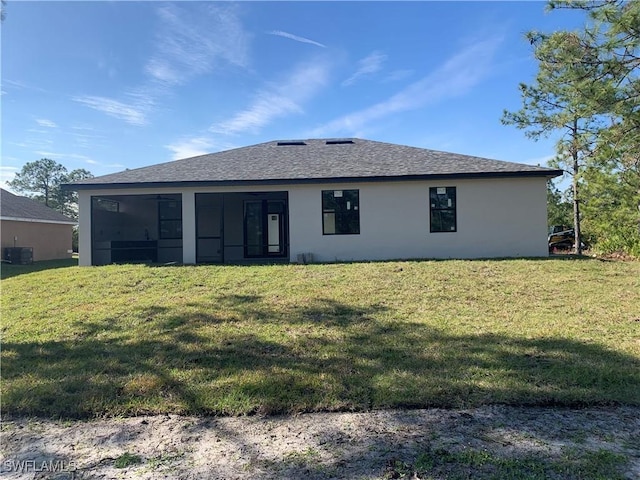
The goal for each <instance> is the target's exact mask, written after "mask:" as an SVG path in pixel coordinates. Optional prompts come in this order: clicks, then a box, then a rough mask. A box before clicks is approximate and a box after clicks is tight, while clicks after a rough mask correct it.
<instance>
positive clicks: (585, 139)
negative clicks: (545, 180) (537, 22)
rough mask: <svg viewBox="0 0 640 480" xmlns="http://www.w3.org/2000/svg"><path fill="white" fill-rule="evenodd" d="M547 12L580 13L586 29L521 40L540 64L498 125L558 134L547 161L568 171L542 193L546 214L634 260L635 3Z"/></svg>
mask: <svg viewBox="0 0 640 480" xmlns="http://www.w3.org/2000/svg"><path fill="white" fill-rule="evenodd" d="M547 8H548V9H549V10H551V11H553V10H558V9H572V10H581V11H583V12H584V14H585V19H586V24H585V27H583V28H582V29H579V30H574V31H556V32H553V33H551V34H547V33H542V32H537V31H532V32H529V33H527V35H526V38H527V40H528V41H529V42H530V44H531V46H532V49H533V55H534V57H535V59H536V60H537V62H538V72H537V75H536V77H535V79H534V81H533V82H532V83H531V84H525V83H521V84H520V86H519V88H520V92H521V97H522V108H521V109H520V110H517V111H506V110H505V111H504V114H503V116H502V123H503V124H505V125H514V126H516V127H517V128H521V129H523V130H525V134H526V135H527V136H528V137H529V138H532V139H534V140H538V139H540V138H543V137H548V136H551V135H553V136H559V140H558V141H557V143H556V152H555V158H554V160H553V161H552V162H551V165H552V166H554V167H557V168H562V169H563V170H564V171H565V172H566V173H567V174H568V175H569V176H570V177H571V186H570V187H569V189H568V190H567V191H564V192H561V191H560V190H559V189H558V187H557V185H555V184H553V183H551V184H550V185H549V189H548V192H547V193H548V197H547V198H548V201H549V209H548V211H549V220H550V221H551V222H554V223H556V224H558V223H559V224H572V225H573V226H574V229H575V242H574V244H575V250H576V253H581V248H582V243H583V241H584V242H585V243H587V244H589V245H591V246H593V248H594V249H596V250H598V251H600V252H603V253H607V252H614V251H621V252H625V253H627V254H630V255H634V256H639V257H640V1H639V0H631V1H622V0H589V1H575V0H552V1H550V2H549V3H548V5H547Z"/></svg>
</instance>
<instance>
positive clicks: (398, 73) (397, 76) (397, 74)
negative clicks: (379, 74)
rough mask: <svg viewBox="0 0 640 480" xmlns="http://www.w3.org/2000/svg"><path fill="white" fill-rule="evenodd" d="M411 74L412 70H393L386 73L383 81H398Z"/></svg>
mask: <svg viewBox="0 0 640 480" xmlns="http://www.w3.org/2000/svg"><path fill="white" fill-rule="evenodd" d="M411 75H413V70H394V71H393V72H390V73H389V75H387V76H386V77H385V78H384V80H383V82H385V83H387V82H398V81H400V80H404V79H405V78H408V77H410V76H411Z"/></svg>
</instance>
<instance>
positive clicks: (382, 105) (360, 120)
mask: <svg viewBox="0 0 640 480" xmlns="http://www.w3.org/2000/svg"><path fill="white" fill-rule="evenodd" d="M501 42H502V37H491V38H488V39H485V40H483V41H479V42H476V43H474V44H473V45H471V46H469V47H467V48H465V49H463V50H461V51H460V52H458V53H457V54H456V55H454V56H452V57H451V58H449V60H447V61H446V62H444V63H443V64H442V65H441V66H440V67H439V68H437V69H436V70H435V71H434V72H432V73H431V74H429V75H427V76H426V77H423V78H422V79H420V80H418V81H417V82H414V83H412V84H411V85H409V86H408V87H407V88H405V89H403V90H401V91H399V92H398V93H396V94H395V95H393V96H391V97H390V98H388V99H387V100H384V101H382V102H379V103H377V104H375V105H372V106H371V107H369V108H365V109H363V110H359V111H356V112H353V113H351V114H348V115H345V116H343V117H340V118H337V119H335V120H333V121H331V122H329V123H327V124H325V125H323V126H321V127H319V128H317V129H315V130H314V131H313V135H316V136H321V135H326V134H328V133H334V132H353V131H357V130H358V129H362V128H363V127H364V126H365V125H367V124H368V123H370V122H372V121H375V120H379V119H381V118H384V117H386V116H389V115H392V114H396V113H400V112H404V111H410V110H416V109H419V108H423V107H425V106H427V105H429V104H433V103H437V102H440V101H443V100H446V99H448V98H454V97H459V96H462V95H465V94H466V93H468V92H469V91H471V90H472V89H473V87H474V86H475V85H477V84H478V83H479V82H480V81H482V80H483V79H484V78H485V77H487V76H488V75H489V73H490V72H491V68H490V67H491V61H492V59H493V56H494V54H495V52H496V50H497V49H498V46H499V45H500V43H501Z"/></svg>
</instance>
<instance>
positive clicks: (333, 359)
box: [1, 259, 640, 418]
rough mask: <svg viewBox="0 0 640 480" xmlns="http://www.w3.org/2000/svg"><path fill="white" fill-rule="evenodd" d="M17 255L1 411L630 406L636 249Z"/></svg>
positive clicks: (69, 413) (639, 353)
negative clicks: (45, 264) (604, 255)
mask: <svg viewBox="0 0 640 480" xmlns="http://www.w3.org/2000/svg"><path fill="white" fill-rule="evenodd" d="M5 268H6V267H4V266H3V276H4V275H5V273H6V271H5ZM13 268H18V267H13ZM20 268H25V270H21V271H20V272H19V273H16V274H14V275H7V276H5V277H4V280H3V281H2V284H1V287H2V332H3V341H2V353H1V359H2V383H3V385H2V390H3V391H2V407H1V408H2V413H10V414H16V415H42V416H50V417H58V418H87V417H95V416H103V415H107V416H118V415H136V414H148V413H149V414H151V413H179V414H202V413H206V414H216V415H237V414H250V413H261V414H274V413H291V412H303V411H320V410H328V411H338V410H367V409H377V408H389V407H428V406H438V407H469V406H476V405H481V404H489V403H504V404H518V405H564V406H586V405H611V404H632V405H640V340H639V331H640V262H604V261H600V260H594V259H573V260H569V259H548V260H493V261H480V260H478V261H456V260H452V261H416V262H381V263H354V264H328V265H272V266H173V267H159V266H146V265H122V266H104V267H86V268H85V267H82V268H80V267H74V266H69V267H63V266H60V267H59V268H54V269H46V270H43V269H39V268H38V267H37V266H34V267H33V270H34V271H32V272H30V271H29V270H28V269H27V268H26V267H20Z"/></svg>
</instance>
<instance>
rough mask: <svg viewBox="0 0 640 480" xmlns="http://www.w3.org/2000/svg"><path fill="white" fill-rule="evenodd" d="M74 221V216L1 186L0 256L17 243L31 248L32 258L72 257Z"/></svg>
mask: <svg viewBox="0 0 640 480" xmlns="http://www.w3.org/2000/svg"><path fill="white" fill-rule="evenodd" d="M74 225H77V222H76V221H75V220H74V219H72V218H69V217H67V216H65V215H62V214H61V213H59V212H57V211H55V210H53V209H52V208H49V207H47V206H45V205H43V204H42V203H40V202H37V201H35V200H32V199H30V198H27V197H20V196H18V195H14V194H13V193H11V192H8V191H7V190H3V189H0V237H1V238H2V258H3V259H4V258H5V256H6V255H5V254H6V253H7V251H6V249H7V248H11V249H14V248H19V247H23V248H24V249H27V250H28V249H33V250H32V260H33V261H39V260H55V259H62V258H71V254H72V241H73V240H72V237H73V227H74ZM13 252H15V250H13V251H12V252H10V253H9V254H11V253H13Z"/></svg>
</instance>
